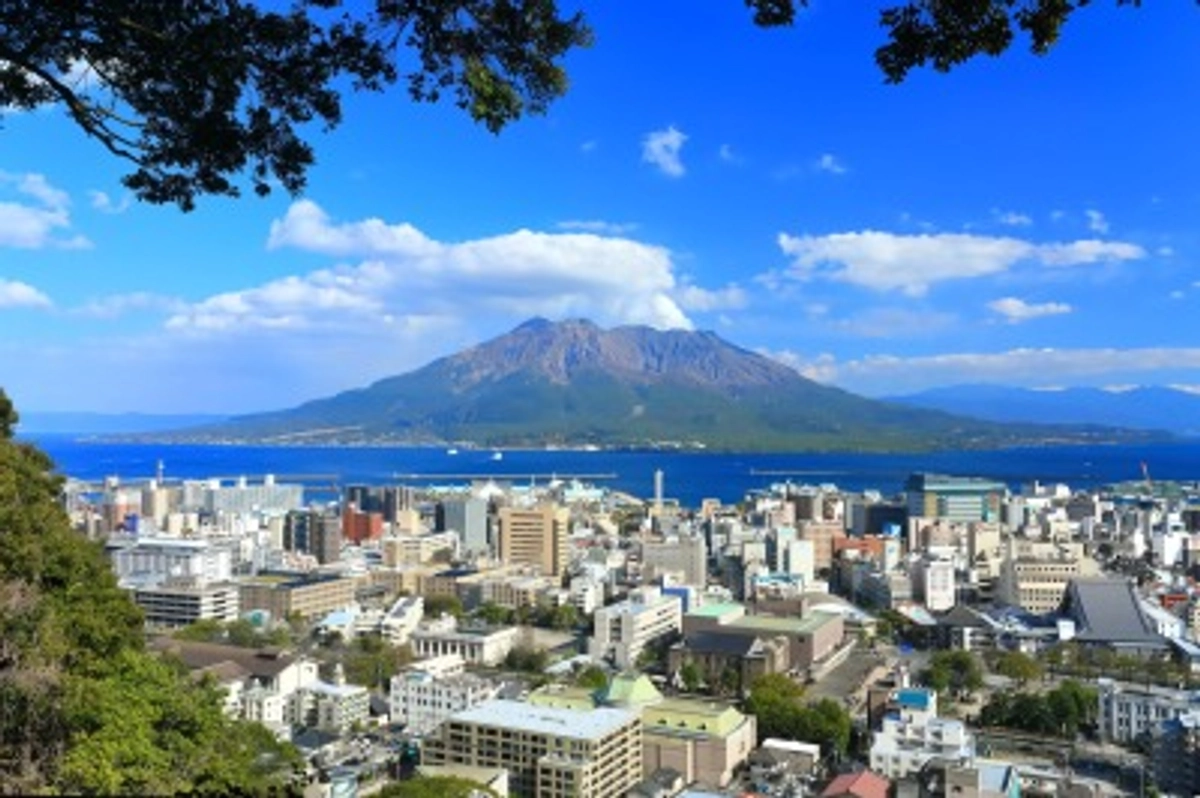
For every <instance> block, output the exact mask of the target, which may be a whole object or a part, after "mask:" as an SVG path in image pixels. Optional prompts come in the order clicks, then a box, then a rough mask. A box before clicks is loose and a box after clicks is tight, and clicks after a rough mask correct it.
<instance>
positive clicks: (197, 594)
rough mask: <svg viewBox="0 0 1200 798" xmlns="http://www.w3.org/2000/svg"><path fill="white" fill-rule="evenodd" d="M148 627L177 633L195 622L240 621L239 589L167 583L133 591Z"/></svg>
mask: <svg viewBox="0 0 1200 798" xmlns="http://www.w3.org/2000/svg"><path fill="white" fill-rule="evenodd" d="M133 600H134V602H135V603H136V604H137V605H138V606H139V607H141V608H142V612H143V613H144V614H145V616H146V625H147V626H149V627H152V628H164V629H175V628H179V627H182V626H189V625H190V624H193V623H196V621H218V622H220V623H226V622H228V621H236V620H237V618H238V607H239V604H238V586H237V585H235V584H233V583H232V582H214V583H198V582H195V581H182V580H168V581H165V582H160V583H158V584H154V585H147V586H145V587H137V588H134V590H133Z"/></svg>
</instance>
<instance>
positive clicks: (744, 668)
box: [667, 632, 791, 693]
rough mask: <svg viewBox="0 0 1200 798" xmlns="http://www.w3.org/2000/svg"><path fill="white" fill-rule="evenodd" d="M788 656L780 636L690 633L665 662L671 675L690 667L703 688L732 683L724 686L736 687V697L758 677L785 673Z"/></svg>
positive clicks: (673, 647)
mask: <svg viewBox="0 0 1200 798" xmlns="http://www.w3.org/2000/svg"><path fill="white" fill-rule="evenodd" d="M789 655H790V651H789V647H788V641H787V638H786V637H784V636H782V635H776V636H773V637H772V636H762V637H753V636H750V635H739V634H720V633H716V632H693V633H692V634H689V635H685V636H684V638H683V640H682V641H680V642H678V643H676V644H675V645H673V646H672V647H671V650H670V652H668V659H667V662H668V667H669V668H670V671H671V673H675V674H678V673H679V672H680V671H681V670H682V669H683V668H684V666H686V665H689V664H690V665H694V666H695V667H696V668H698V669H699V671H700V678H701V679H702V680H703V682H704V683H705V684H708V685H718V684H725V683H726V682H729V681H732V684H730V685H728V686H736V687H737V689H738V692H739V693H740V692H741V690H743V689H745V688H748V687H749V686H750V685H751V684H753V683H754V680H755V679H757V678H758V677H760V676H767V675H770V674H775V673H787V671H788V669H789V667H790V665H791V657H790V656H789Z"/></svg>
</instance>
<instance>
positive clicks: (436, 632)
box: [410, 617, 520, 665]
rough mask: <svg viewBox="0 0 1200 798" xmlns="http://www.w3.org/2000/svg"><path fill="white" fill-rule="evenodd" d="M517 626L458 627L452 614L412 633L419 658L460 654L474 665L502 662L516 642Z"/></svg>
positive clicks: (411, 638)
mask: <svg viewBox="0 0 1200 798" xmlns="http://www.w3.org/2000/svg"><path fill="white" fill-rule="evenodd" d="M519 634H520V630H519V629H518V628H517V627H515V626H503V627H483V626H480V627H473V626H465V627H462V628H459V627H458V625H457V622H456V621H455V619H454V618H453V617H450V618H446V619H443V620H441V621H435V622H428V623H425V624H423V625H421V626H419V627H417V628H416V629H415V630H413V632H412V634H411V635H410V640H411V641H412V647H413V652H414V653H415V654H416V655H417V658H418V659H425V658H427V657H443V656H446V655H448V654H457V655H458V656H460V657H462V658H463V660H464V661H466V662H467V663H469V664H471V665H499V664H500V663H501V662H503V661H504V658H505V657H507V656H508V652H510V651H512V649H513V646H515V645H516V644H517V636H518V635H519Z"/></svg>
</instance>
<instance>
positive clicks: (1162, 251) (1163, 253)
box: [1154, 247, 1175, 258]
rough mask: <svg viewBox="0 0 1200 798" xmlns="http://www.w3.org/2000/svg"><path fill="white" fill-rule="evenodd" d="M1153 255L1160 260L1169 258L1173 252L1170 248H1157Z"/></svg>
mask: <svg viewBox="0 0 1200 798" xmlns="http://www.w3.org/2000/svg"><path fill="white" fill-rule="evenodd" d="M1154 254H1155V255H1157V256H1158V257H1160V258H1170V257H1172V256H1174V255H1175V250H1174V248H1172V247H1159V248H1158V249H1156V250H1154Z"/></svg>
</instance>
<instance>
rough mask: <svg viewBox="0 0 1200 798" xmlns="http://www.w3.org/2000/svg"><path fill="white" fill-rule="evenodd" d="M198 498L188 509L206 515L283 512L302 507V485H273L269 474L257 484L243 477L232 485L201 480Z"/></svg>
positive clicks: (218, 481) (215, 480) (272, 477)
mask: <svg viewBox="0 0 1200 798" xmlns="http://www.w3.org/2000/svg"><path fill="white" fill-rule="evenodd" d="M198 498H199V501H198V502H196V504H195V505H191V506H189V509H196V510H200V511H203V512H207V513H209V514H216V513H240V514H243V515H244V514H248V513H271V512H274V513H283V512H287V511H289V510H294V509H296V508H299V507H303V506H304V486H303V485H279V484H276V482H275V477H274V476H273V475H271V474H267V475H266V476H265V477H263V481H262V483H260V484H258V485H252V484H250V483H249V482H248V481H247V480H246V478H245V477H239V478H238V479H237V480H236V481H235V482H234V484H232V485H224V484H222V482H221V480H219V479H211V480H208V481H207V483H204V488H203V489H202V490H201V491H200V495H199V497H198ZM185 503H186V500H185ZM196 505H198V506H196Z"/></svg>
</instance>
